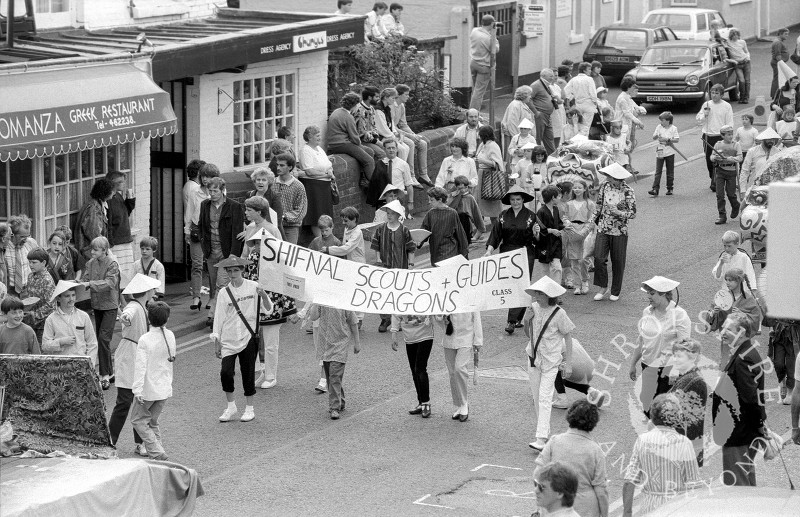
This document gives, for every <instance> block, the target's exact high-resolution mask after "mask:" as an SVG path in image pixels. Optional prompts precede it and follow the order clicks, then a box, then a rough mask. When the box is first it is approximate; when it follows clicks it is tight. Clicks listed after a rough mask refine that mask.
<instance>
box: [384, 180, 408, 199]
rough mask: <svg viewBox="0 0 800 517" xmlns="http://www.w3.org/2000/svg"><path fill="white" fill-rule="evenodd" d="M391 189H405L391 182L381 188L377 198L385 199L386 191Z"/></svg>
mask: <svg viewBox="0 0 800 517" xmlns="http://www.w3.org/2000/svg"><path fill="white" fill-rule="evenodd" d="M392 190H399V191H400V192H402V191H403V190H405V189H403V188H402V187H398V186H397V185H392V184H391V183H389V184H388V185H386V186H385V187H384V188H383V192H381V197H379V198H378V200H379V201H383V200H384V199H386V194H387V193H388V192H391V191H392Z"/></svg>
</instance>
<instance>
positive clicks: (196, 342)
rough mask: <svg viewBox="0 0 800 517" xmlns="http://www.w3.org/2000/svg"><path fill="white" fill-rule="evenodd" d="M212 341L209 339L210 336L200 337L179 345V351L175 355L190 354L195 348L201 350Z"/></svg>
mask: <svg viewBox="0 0 800 517" xmlns="http://www.w3.org/2000/svg"><path fill="white" fill-rule="evenodd" d="M210 342H211V340H210V339H209V338H208V334H206V335H203V336H198V337H196V338H194V339H190V340H189V341H185V342H183V343H181V344H180V345H178V350H177V351H176V352H175V355H178V354H182V353H184V352H189V351H191V350H194V349H195V348H200V347H201V346H205V345H207V344H209V343H210Z"/></svg>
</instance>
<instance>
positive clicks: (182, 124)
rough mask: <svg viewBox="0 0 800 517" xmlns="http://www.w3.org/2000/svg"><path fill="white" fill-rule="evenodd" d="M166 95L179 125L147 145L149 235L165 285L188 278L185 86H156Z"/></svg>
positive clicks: (163, 84)
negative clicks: (184, 201)
mask: <svg viewBox="0 0 800 517" xmlns="http://www.w3.org/2000/svg"><path fill="white" fill-rule="evenodd" d="M158 85H159V86H160V87H161V88H162V89H163V90H164V91H165V92H167V93H168V94H169V96H170V99H171V100H172V109H173V111H174V112H175V116H176V117H177V122H178V131H176V132H175V133H174V134H172V135H168V136H164V137H161V138H154V139H152V140H151V141H150V142H151V143H150V188H151V191H150V235H152V236H153V237H155V238H156V239H158V243H159V250H158V254H157V255H158V258H159V259H160V260H161V262H162V263H163V264H164V269H165V270H166V274H167V281H168V282H185V281H186V280H188V279H189V267H188V260H189V254H188V252H187V250H186V243H185V242H184V238H183V184H184V183H185V182H186V173H185V167H186V83H185V82H184V81H169V82H163V83H158Z"/></svg>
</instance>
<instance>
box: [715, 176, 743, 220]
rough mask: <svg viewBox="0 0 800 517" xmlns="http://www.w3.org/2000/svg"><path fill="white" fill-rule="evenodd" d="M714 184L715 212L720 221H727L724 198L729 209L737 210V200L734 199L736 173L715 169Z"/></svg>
mask: <svg viewBox="0 0 800 517" xmlns="http://www.w3.org/2000/svg"><path fill="white" fill-rule="evenodd" d="M714 184H715V185H716V187H717V212H719V216H720V217H721V218H722V219H727V216H726V215H725V197H726V196H727V197H728V201H729V202H730V204H731V209H732V210H735V211H738V210H739V199H738V198H737V197H736V171H727V170H724V169H720V168H717V170H716V175H715V176H714Z"/></svg>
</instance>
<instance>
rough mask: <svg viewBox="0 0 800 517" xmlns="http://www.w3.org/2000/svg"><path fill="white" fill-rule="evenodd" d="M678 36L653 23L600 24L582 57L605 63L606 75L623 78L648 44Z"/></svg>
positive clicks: (671, 39)
mask: <svg viewBox="0 0 800 517" xmlns="http://www.w3.org/2000/svg"><path fill="white" fill-rule="evenodd" d="M676 39H678V37H677V36H676V35H675V33H674V32H672V29H670V28H669V27H666V26H664V25H655V24H651V23H635V24H624V23H615V24H612V25H608V26H606V27H602V28H600V29H599V30H598V31H597V33H595V35H594V37H593V38H592V39H591V41H589V45H588V46H587V47H586V50H584V52H583V60H584V61H587V62H592V61H599V62H600V63H602V64H603V75H607V76H612V77H617V78H620V77H622V76H623V75H625V72H627V71H628V70H630V69H631V68H633V67H635V66H636V62H637V61H638V60H639V59H641V57H642V54H644V51H645V49H646V48H647V47H649V46H650V45H652V44H653V43H658V42H660V41H673V40H676Z"/></svg>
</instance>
